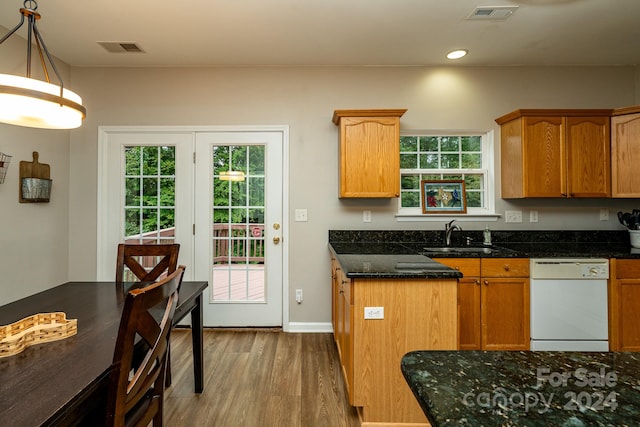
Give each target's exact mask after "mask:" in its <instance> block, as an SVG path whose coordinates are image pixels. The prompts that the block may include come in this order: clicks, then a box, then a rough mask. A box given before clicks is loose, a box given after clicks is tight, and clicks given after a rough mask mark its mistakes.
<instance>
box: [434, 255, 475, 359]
mask: <svg viewBox="0 0 640 427" xmlns="http://www.w3.org/2000/svg"><path fill="white" fill-rule="evenodd" d="M437 261H438V262H439V263H441V264H444V265H446V266H448V267H451V268H453V269H455V270H458V271H460V272H461V273H462V274H463V276H464V277H463V278H462V279H459V280H458V337H459V343H458V344H459V345H458V348H459V349H460V350H480V349H481V332H480V330H481V324H480V258H438V260H437Z"/></svg>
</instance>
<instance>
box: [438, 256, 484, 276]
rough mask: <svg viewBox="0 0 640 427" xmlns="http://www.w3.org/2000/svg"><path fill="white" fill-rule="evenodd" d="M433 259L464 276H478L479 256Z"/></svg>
mask: <svg viewBox="0 0 640 427" xmlns="http://www.w3.org/2000/svg"><path fill="white" fill-rule="evenodd" d="M434 261H437V262H439V263H440V264H444V265H446V266H447V267H451V268H453V269H455V270H458V271H459V272H461V273H462V274H463V275H464V277H478V276H480V258H436V259H434Z"/></svg>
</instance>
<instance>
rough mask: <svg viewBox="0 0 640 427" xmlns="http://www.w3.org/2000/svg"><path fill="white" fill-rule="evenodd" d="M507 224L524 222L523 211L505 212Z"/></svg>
mask: <svg viewBox="0 0 640 427" xmlns="http://www.w3.org/2000/svg"><path fill="white" fill-rule="evenodd" d="M504 220H505V222H522V211H504Z"/></svg>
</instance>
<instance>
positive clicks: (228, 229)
mask: <svg viewBox="0 0 640 427" xmlns="http://www.w3.org/2000/svg"><path fill="white" fill-rule="evenodd" d="M213 263H214V264H234V263H237V264H264V224H248V225H247V224H214V225H213Z"/></svg>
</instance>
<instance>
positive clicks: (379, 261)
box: [329, 244, 462, 279]
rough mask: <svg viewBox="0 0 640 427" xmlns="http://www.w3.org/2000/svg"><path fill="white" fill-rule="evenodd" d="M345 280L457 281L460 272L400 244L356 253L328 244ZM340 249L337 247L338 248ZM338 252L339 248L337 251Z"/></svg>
mask: <svg viewBox="0 0 640 427" xmlns="http://www.w3.org/2000/svg"><path fill="white" fill-rule="evenodd" d="M329 248H330V250H331V252H332V253H333V255H334V256H335V257H336V259H337V260H338V262H339V263H340V266H341V267H342V270H343V271H344V273H345V275H346V276H347V277H348V278H351V279H353V278H366V279H374V278H380V279H457V278H460V277H462V273H460V272H459V271H457V270H454V269H452V268H449V267H447V266H445V265H443V264H440V263H439V262H436V261H434V260H432V259H430V258H428V257H426V256H423V255H419V254H415V253H412V252H411V251H408V250H407V248H402V245H395V244H381V245H363V246H362V247H360V248H359V249H357V250H355V251H347V253H345V251H344V249H343V250H342V251H340V250H338V251H336V249H335V248H334V247H333V246H332V245H330V246H329ZM338 248H339V247H338ZM339 249H340V248H339Z"/></svg>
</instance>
